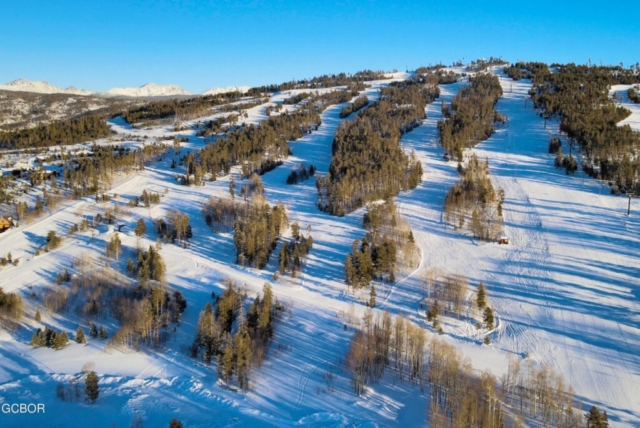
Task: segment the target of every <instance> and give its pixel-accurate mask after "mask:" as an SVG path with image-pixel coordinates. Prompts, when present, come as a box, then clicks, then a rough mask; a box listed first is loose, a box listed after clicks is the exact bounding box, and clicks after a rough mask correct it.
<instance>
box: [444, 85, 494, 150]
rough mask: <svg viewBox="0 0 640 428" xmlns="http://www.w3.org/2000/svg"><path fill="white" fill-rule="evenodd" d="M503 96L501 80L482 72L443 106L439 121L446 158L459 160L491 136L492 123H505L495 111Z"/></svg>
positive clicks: (492, 130)
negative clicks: (441, 117)
mask: <svg viewBox="0 0 640 428" xmlns="http://www.w3.org/2000/svg"><path fill="white" fill-rule="evenodd" d="M501 96H502V87H501V86H500V80H499V79H498V78H497V77H496V76H493V75H491V74H486V73H481V74H477V75H475V76H473V77H471V78H470V79H469V86H467V87H465V88H461V89H460V91H459V92H458V94H457V95H456V96H455V97H454V98H453V100H452V101H451V106H447V105H446V103H444V102H443V103H442V112H443V116H444V120H440V121H438V131H439V133H440V143H441V144H442V147H443V148H444V149H445V151H446V153H447V155H448V156H449V157H451V156H455V158H456V159H457V160H458V162H461V161H462V152H463V150H464V149H467V148H470V147H473V146H475V145H476V144H478V143H479V142H480V141H483V140H486V139H487V138H489V137H490V136H491V134H493V132H494V127H493V124H494V123H495V122H496V121H504V117H503V116H502V115H500V114H499V113H498V112H497V111H496V110H495V105H496V103H497V102H498V98H500V97H501Z"/></svg>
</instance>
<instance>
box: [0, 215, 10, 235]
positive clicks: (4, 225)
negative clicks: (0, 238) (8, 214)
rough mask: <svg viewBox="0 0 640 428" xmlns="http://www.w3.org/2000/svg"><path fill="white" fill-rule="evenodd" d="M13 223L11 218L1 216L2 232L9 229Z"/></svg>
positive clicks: (0, 226) (0, 225) (0, 231)
mask: <svg viewBox="0 0 640 428" xmlns="http://www.w3.org/2000/svg"><path fill="white" fill-rule="evenodd" d="M12 225H13V221H12V219H11V218H5V217H0V233H2V232H4V231H5V230H7V229H9V228H10V227H11V226H12Z"/></svg>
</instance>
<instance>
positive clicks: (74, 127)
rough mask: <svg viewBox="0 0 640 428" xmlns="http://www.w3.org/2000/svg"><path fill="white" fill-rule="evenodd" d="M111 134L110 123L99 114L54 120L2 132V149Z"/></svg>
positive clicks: (0, 138)
mask: <svg viewBox="0 0 640 428" xmlns="http://www.w3.org/2000/svg"><path fill="white" fill-rule="evenodd" d="M109 135H111V130H110V129H109V125H107V123H106V122H105V120H104V119H103V118H102V117H100V116H97V115H90V116H83V117H79V118H75V119H69V120H62V121H58V122H53V123H50V124H48V125H40V126H36V127H35V128H30V129H27V128H25V129H20V130H17V131H10V132H0V149H26V148H34V147H48V146H53V145H56V144H76V143H84V142H86V141H90V140H95V139H98V138H106V137H108V136H109Z"/></svg>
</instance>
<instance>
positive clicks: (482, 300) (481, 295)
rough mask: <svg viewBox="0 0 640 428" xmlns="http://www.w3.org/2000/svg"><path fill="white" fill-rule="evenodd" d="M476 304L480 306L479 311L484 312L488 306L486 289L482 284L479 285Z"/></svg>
mask: <svg viewBox="0 0 640 428" xmlns="http://www.w3.org/2000/svg"><path fill="white" fill-rule="evenodd" d="M476 304H477V305H478V309H480V310H482V309H484V307H485V306H487V296H486V291H485V288H484V283H483V282H480V284H478V294H477V297H476Z"/></svg>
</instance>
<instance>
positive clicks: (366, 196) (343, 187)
mask: <svg viewBox="0 0 640 428" xmlns="http://www.w3.org/2000/svg"><path fill="white" fill-rule="evenodd" d="M439 93H440V92H439V89H438V87H437V86H432V85H424V84H419V83H417V82H416V81H409V82H399V83H397V84H395V85H390V86H389V87H386V88H382V90H381V92H380V101H379V102H378V103H375V104H373V105H371V106H369V107H368V108H367V109H365V110H361V111H360V113H358V115H357V116H356V117H355V118H354V119H353V120H349V121H346V122H343V123H342V124H340V126H339V127H338V130H337V131H336V134H335V137H334V140H333V157H332V159H331V165H330V167H329V173H328V174H327V176H326V177H321V176H318V177H317V179H316V187H317V189H318V207H319V208H320V209H322V210H324V211H327V212H329V213H331V214H333V215H340V216H341V215H344V214H346V213H348V212H351V211H353V210H355V209H357V208H359V207H361V206H363V205H364V204H365V203H367V202H369V201H373V200H376V199H381V198H388V197H392V196H395V195H397V194H398V193H399V192H400V191H401V190H408V189H413V188H414V187H416V186H417V185H418V183H419V182H420V181H421V179H422V166H421V165H420V162H419V161H418V160H417V159H415V157H414V156H413V155H407V154H406V153H405V152H404V151H403V150H402V148H401V147H400V138H401V137H402V135H403V134H405V133H407V132H409V131H411V130H412V129H413V128H415V127H416V126H418V125H419V124H420V123H421V121H422V120H423V119H424V118H425V112H424V110H425V107H426V105H427V104H428V103H430V102H433V100H435V99H436V98H437V97H438V96H439Z"/></svg>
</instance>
